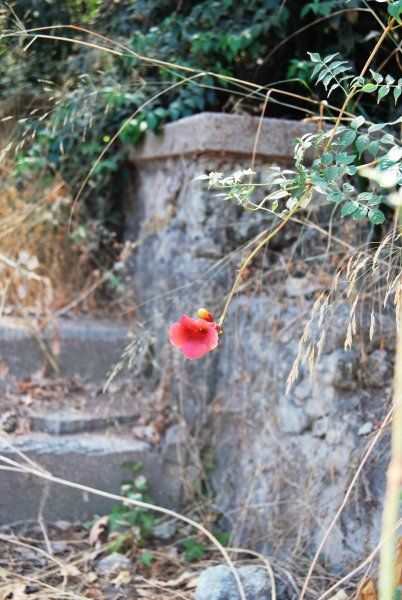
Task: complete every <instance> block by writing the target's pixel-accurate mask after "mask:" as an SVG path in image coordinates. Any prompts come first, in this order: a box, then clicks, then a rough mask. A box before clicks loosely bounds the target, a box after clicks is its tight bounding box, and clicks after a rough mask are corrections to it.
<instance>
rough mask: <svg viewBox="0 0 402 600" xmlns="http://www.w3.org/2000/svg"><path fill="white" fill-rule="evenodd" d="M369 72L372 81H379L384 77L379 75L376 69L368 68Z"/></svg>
mask: <svg viewBox="0 0 402 600" xmlns="http://www.w3.org/2000/svg"><path fill="white" fill-rule="evenodd" d="M370 73H371V74H372V76H373V79H374V81H376V82H377V83H381V82H382V80H383V79H384V77H383V76H382V75H381V73H377V72H376V71H373V70H372V69H370Z"/></svg>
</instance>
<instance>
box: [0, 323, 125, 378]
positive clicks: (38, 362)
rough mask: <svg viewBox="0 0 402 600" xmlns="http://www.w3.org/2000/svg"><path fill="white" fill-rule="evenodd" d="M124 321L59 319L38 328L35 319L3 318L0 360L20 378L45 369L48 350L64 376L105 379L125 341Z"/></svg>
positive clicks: (0, 326)
mask: <svg viewBox="0 0 402 600" xmlns="http://www.w3.org/2000/svg"><path fill="white" fill-rule="evenodd" d="M127 336H128V326H127V324H124V323H122V324H119V323H114V322H112V321H101V320H89V319H79V320H78V321H73V320H68V319H59V320H54V321H53V322H52V324H51V325H50V326H47V327H45V328H44V329H43V328H38V327H37V325H36V323H35V321H34V320H32V322H30V321H29V320H24V319H17V318H11V317H4V316H3V317H2V319H1V323H0V360H1V362H2V364H3V365H4V366H5V367H6V368H7V369H9V371H10V374H12V375H13V376H15V377H17V378H20V379H23V378H24V377H31V376H32V375H33V374H35V373H37V372H38V371H41V370H44V369H45V368H46V369H47V371H48V372H49V373H52V372H53V370H52V368H51V365H50V363H49V361H48V360H47V358H46V352H49V351H50V352H51V353H52V354H53V356H54V359H55V361H56V363H57V365H58V366H59V368H60V371H61V374H62V375H63V376H64V377H72V376H75V375H79V376H80V377H82V378H83V379H84V380H87V381H94V380H97V381H102V380H105V379H106V377H107V375H108V373H109V371H110V370H111V368H112V367H113V366H114V365H115V363H116V362H118V361H119V360H120V357H121V354H122V352H123V350H124V348H125V347H126V346H127V343H128V337H127Z"/></svg>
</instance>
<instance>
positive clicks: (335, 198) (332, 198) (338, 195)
mask: <svg viewBox="0 0 402 600" xmlns="http://www.w3.org/2000/svg"><path fill="white" fill-rule="evenodd" d="M344 199H345V194H343V193H342V192H333V193H332V194H329V196H328V200H329V202H340V201H341V200H344Z"/></svg>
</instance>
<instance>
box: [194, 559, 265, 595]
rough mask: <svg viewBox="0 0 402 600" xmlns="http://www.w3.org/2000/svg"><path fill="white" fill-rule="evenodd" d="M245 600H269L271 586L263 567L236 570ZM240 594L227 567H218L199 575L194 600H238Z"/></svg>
mask: <svg viewBox="0 0 402 600" xmlns="http://www.w3.org/2000/svg"><path fill="white" fill-rule="evenodd" d="M238 571H239V575H240V578H241V580H242V583H243V587H244V593H245V595H246V598H247V600H269V599H270V598H271V584H270V581H269V577H268V574H267V571H266V569H264V568H263V567H240V568H239V569H238ZM239 599H240V594H239V590H238V587H237V585H236V581H235V578H234V577H233V574H232V573H231V571H230V569H229V567H227V566H226V565H218V566H216V567H210V568H209V569H206V570H205V571H203V573H201V576H200V580H199V582H198V585H197V589H196V592H195V600H239Z"/></svg>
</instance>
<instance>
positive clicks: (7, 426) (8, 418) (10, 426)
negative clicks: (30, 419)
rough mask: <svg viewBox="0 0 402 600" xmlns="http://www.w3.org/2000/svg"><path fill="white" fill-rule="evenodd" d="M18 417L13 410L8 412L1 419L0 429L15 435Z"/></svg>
mask: <svg viewBox="0 0 402 600" xmlns="http://www.w3.org/2000/svg"><path fill="white" fill-rule="evenodd" d="M17 425H18V417H17V413H16V412H15V411H13V410H8V411H6V412H5V413H4V414H3V415H2V416H1V418H0V429H2V430H3V431H5V432H6V433H13V432H14V431H15V430H16V429H17Z"/></svg>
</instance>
